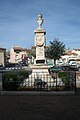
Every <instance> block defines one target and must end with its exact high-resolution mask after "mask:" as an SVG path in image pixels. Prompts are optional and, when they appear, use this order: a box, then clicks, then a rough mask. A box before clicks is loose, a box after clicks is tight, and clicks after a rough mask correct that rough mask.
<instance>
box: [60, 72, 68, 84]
mask: <svg viewBox="0 0 80 120" xmlns="http://www.w3.org/2000/svg"><path fill="white" fill-rule="evenodd" d="M58 77H59V78H61V79H62V82H63V83H64V84H65V85H68V84H69V78H68V74H67V73H66V72H59V73H58Z"/></svg>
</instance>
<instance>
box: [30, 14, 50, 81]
mask: <svg viewBox="0 0 80 120" xmlns="http://www.w3.org/2000/svg"><path fill="white" fill-rule="evenodd" d="M37 22H38V28H37V29H36V30H34V33H35V38H34V40H35V46H36V59H35V62H34V64H33V65H30V68H31V69H32V74H31V76H30V78H31V77H32V78H33V79H34V76H35V78H41V79H42V80H44V76H45V77H46V78H47V76H48V75H49V73H48V68H49V66H48V65H47V64H46V59H45V47H46V46H45V45H46V38H45V34H46V30H45V29H43V28H42V24H43V16H42V14H39V15H38V18H37ZM41 76H42V77H41Z"/></svg>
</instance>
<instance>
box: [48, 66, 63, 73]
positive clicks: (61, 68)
mask: <svg viewBox="0 0 80 120" xmlns="http://www.w3.org/2000/svg"><path fill="white" fill-rule="evenodd" d="M48 71H49V73H51V72H55V73H57V72H59V71H61V72H64V71H65V69H64V67H62V66H53V67H50V68H49V69H48Z"/></svg>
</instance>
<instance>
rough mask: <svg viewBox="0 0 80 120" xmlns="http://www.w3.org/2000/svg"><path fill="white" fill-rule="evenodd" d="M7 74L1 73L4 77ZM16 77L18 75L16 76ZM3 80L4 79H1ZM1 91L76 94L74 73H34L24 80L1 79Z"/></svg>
mask: <svg viewBox="0 0 80 120" xmlns="http://www.w3.org/2000/svg"><path fill="white" fill-rule="evenodd" d="M5 74H7V73H3V74H2V76H4V75H5ZM17 75H18V74H17ZM3 78H4V77H3ZM2 90H3V91H6V90H7V91H74V92H76V72H74V71H69V72H58V73H57V72H55V73H52V74H49V73H41V72H38V73H37V72H35V73H32V74H31V75H29V77H28V78H26V79H24V80H16V79H15V80H14V79H13V78H9V80H8V79H7V81H6V80H3V79H2Z"/></svg>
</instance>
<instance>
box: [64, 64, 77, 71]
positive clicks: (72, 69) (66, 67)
mask: <svg viewBox="0 0 80 120" xmlns="http://www.w3.org/2000/svg"><path fill="white" fill-rule="evenodd" d="M62 67H63V68H64V69H65V71H79V68H78V67H77V66H74V65H65V66H62Z"/></svg>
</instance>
